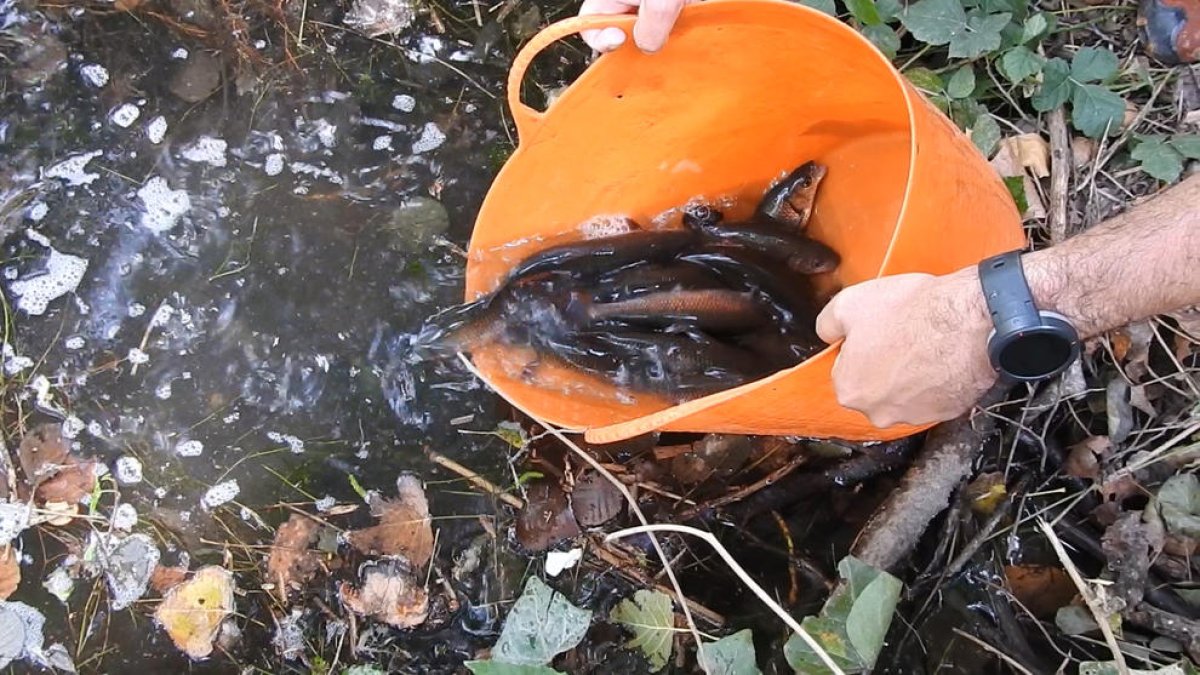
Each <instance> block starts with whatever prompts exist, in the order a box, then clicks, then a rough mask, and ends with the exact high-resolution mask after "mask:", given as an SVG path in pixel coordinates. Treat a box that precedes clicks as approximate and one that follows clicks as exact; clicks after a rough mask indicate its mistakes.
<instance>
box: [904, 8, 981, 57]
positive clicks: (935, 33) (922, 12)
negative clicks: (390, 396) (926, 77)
mask: <svg viewBox="0 0 1200 675" xmlns="http://www.w3.org/2000/svg"><path fill="white" fill-rule="evenodd" d="M900 22H901V23H902V24H904V27H905V28H907V29H908V31H909V32H910V33H912V34H913V37H914V38H916V39H918V40H920V41H921V42H924V43H926V44H930V45H933V46H935V47H939V46H941V45H945V44H949V43H950V41H951V40H953V39H954V37H955V36H956V35H958V34H959V33H961V32H962V31H963V30H965V29H966V26H967V14H966V12H964V11H963V8H962V5H961V4H960V3H959V2H958V0H917V2H914V3H913V4H912V5H910V6H909V7H908V10H907V11H905V12H904V14H902V15H901V17H900Z"/></svg>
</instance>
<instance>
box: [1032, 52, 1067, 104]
mask: <svg viewBox="0 0 1200 675" xmlns="http://www.w3.org/2000/svg"><path fill="white" fill-rule="evenodd" d="M1071 88H1072V82H1071V69H1070V66H1068V65H1067V62H1066V61H1063V60H1062V59H1059V58H1053V59H1050V60H1049V61H1047V62H1046V63H1045V65H1044V66H1042V86H1041V88H1040V89H1038V91H1037V93H1036V94H1034V95H1033V98H1031V99H1030V103H1032V104H1033V109H1034V110H1036V111H1038V112H1049V111H1051V110H1054V109H1055V108H1057V107H1058V106H1060V105H1062V104H1064V103H1066V102H1067V101H1068V100H1070V98H1071Z"/></svg>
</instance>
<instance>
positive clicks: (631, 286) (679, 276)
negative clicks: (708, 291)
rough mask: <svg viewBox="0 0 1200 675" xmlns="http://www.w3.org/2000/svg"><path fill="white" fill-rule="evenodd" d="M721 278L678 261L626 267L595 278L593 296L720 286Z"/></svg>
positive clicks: (626, 296) (605, 299) (605, 297)
mask: <svg viewBox="0 0 1200 675" xmlns="http://www.w3.org/2000/svg"><path fill="white" fill-rule="evenodd" d="M722 287H723V284H722V283H721V281H720V279H718V278H717V277H716V276H715V275H713V274H712V273H711V272H709V271H708V270H705V269H702V268H699V267H696V266H695V265H687V264H684V263H679V262H670V263H665V264H647V265H638V266H635V267H628V268H625V269H622V270H619V271H617V272H614V273H609V274H606V275H604V276H602V277H600V278H599V279H597V280H596V285H595V289H594V290H593V291H592V299H593V300H594V301H596V302H615V301H618V300H626V299H629V298H633V297H636V296H639V295H644V294H646V293H651V292H655V291H666V290H671V289H675V290H683V289H690V290H699V289H705V288H722Z"/></svg>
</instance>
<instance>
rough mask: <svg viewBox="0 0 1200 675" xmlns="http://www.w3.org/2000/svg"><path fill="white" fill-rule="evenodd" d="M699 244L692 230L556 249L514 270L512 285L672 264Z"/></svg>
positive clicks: (639, 233) (641, 233) (623, 236)
mask: <svg viewBox="0 0 1200 675" xmlns="http://www.w3.org/2000/svg"><path fill="white" fill-rule="evenodd" d="M695 240H696V235H695V233H693V232H691V231H689V230H639V231H635V232H627V233H624V234H618V235H613V236H611V237H601V238H599V239H592V240H588V241H580V242H573V243H570V244H562V245H559V246H552V247H550V248H548V249H545V250H543V251H539V252H538V253H535V254H533V255H532V256H530V257H528V258H526V259H525V260H523V261H521V262H520V263H519V264H517V265H516V266H515V267H513V269H512V271H511V272H509V275H508V283H509V284H512V283H514V282H517V281H519V280H521V279H523V278H525V277H529V276H533V275H536V274H543V273H548V272H569V273H572V274H579V275H585V276H598V275H600V274H603V273H605V272H610V271H612V270H615V269H619V268H621V267H625V266H628V265H632V264H634V263H640V262H655V261H660V260H669V259H670V258H672V257H674V256H675V255H676V254H677V253H679V251H681V250H683V249H684V248H685V247H687V246H689V245H690V244H692V243H693V242H695Z"/></svg>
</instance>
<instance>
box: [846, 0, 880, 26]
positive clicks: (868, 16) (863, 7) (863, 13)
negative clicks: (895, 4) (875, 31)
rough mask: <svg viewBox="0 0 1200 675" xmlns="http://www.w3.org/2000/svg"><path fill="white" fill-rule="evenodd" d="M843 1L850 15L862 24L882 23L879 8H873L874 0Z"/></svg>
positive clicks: (873, 24)
mask: <svg viewBox="0 0 1200 675" xmlns="http://www.w3.org/2000/svg"><path fill="white" fill-rule="evenodd" d="M843 2H845V3H846V9H848V10H850V15H851V16H853V17H854V18H855V19H856V20H857V21H858V22H859V23H861V24H863V25H864V26H875V25H878V24H881V23H883V18H882V17H880V16H879V10H877V9H875V0H843Z"/></svg>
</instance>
